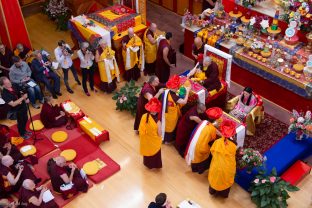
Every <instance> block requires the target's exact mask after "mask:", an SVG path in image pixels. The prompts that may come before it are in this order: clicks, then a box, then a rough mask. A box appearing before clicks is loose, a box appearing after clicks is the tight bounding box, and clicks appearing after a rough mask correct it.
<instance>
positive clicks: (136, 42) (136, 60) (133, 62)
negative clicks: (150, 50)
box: [122, 36, 143, 70]
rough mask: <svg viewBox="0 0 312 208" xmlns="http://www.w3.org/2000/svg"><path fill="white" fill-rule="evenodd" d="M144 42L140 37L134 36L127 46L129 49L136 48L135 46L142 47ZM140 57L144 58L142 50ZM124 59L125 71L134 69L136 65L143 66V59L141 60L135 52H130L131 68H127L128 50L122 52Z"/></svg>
mask: <svg viewBox="0 0 312 208" xmlns="http://www.w3.org/2000/svg"><path fill="white" fill-rule="evenodd" d="M142 44H143V43H142V40H141V39H140V38H139V37H138V36H134V37H132V38H131V39H130V40H129V42H128V43H127V45H126V48H128V47H134V46H139V47H141V46H142ZM140 57H142V50H141V48H140ZM122 58H123V61H124V64H125V70H129V69H132V68H133V67H134V66H135V65H136V64H138V65H139V67H140V66H141V64H142V63H141V58H140V59H139V57H138V53H137V52H133V51H132V50H130V68H128V67H126V60H127V52H126V50H122Z"/></svg>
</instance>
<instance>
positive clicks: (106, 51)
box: [98, 47, 119, 82]
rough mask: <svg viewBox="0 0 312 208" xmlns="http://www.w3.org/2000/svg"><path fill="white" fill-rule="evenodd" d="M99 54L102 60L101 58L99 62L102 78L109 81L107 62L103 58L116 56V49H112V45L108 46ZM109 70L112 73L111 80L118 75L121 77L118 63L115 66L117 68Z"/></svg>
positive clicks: (103, 80)
mask: <svg viewBox="0 0 312 208" xmlns="http://www.w3.org/2000/svg"><path fill="white" fill-rule="evenodd" d="M99 55H100V60H101V61H100V62H98V67H99V72H100V78H101V81H102V82H108V79H107V72H106V68H105V62H104V61H102V60H104V59H110V58H113V57H115V51H114V50H112V49H111V48H110V47H106V48H105V49H104V50H103V52H102V54H99ZM115 61H116V60H115ZM109 71H110V75H111V80H114V79H115V78H116V77H119V69H118V66H117V64H116V66H115V70H109Z"/></svg>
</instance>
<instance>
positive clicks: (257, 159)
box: [238, 148, 266, 173]
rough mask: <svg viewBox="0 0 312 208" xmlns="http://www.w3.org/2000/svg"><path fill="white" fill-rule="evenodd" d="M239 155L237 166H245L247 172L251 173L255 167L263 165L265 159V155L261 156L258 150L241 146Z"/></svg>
mask: <svg viewBox="0 0 312 208" xmlns="http://www.w3.org/2000/svg"><path fill="white" fill-rule="evenodd" d="M239 156H240V159H239V160H238V167H239V168H241V169H243V168H246V172H247V173H251V171H252V169H253V168H255V167H261V166H263V163H264V162H265V161H266V157H263V155H262V154H261V153H260V152H259V151H257V150H254V149H252V148H246V149H243V148H241V149H240V151H239Z"/></svg>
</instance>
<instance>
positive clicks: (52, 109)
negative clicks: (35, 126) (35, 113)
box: [40, 96, 67, 128]
mask: <svg viewBox="0 0 312 208" xmlns="http://www.w3.org/2000/svg"><path fill="white" fill-rule="evenodd" d="M44 101H45V102H44V104H43V105H42V110H41V113H40V120H41V122H42V124H43V125H44V127H45V128H54V127H61V126H64V125H65V124H66V123H67V117H66V116H65V113H64V112H63V111H62V109H61V107H60V106H58V105H53V104H54V102H53V99H52V97H51V96H47V97H45V98H44Z"/></svg>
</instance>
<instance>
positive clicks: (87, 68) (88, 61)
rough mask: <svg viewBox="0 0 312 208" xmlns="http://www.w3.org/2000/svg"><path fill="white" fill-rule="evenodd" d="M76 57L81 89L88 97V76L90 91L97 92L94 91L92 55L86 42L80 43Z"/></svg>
mask: <svg viewBox="0 0 312 208" xmlns="http://www.w3.org/2000/svg"><path fill="white" fill-rule="evenodd" d="M77 55H78V57H79V59H80V68H81V72H82V87H83V90H84V92H85V93H86V95H87V96H90V93H89V91H88V87H87V79H88V76H89V84H90V88H91V90H92V91H94V92H97V90H96V89H94V66H93V60H94V55H93V53H92V51H91V49H90V47H89V43H88V42H82V43H81V45H80V50H79V51H78V52H77Z"/></svg>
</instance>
